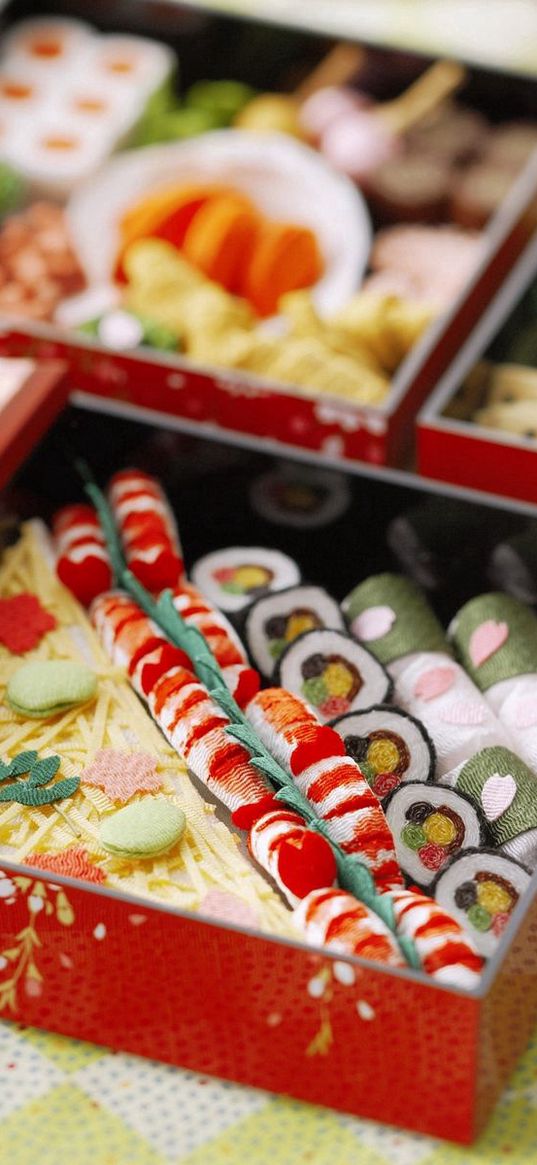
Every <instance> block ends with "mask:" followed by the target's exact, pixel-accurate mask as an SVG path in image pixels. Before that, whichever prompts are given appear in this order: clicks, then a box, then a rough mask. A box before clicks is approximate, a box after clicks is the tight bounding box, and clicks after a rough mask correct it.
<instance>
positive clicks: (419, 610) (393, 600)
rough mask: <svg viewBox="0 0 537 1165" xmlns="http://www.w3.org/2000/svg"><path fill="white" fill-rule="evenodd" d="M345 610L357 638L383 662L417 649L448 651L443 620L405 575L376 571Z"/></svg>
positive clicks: (345, 602)
mask: <svg viewBox="0 0 537 1165" xmlns="http://www.w3.org/2000/svg"><path fill="white" fill-rule="evenodd" d="M342 610H343V613H344V615H345V617H346V619H347V621H348V623H349V627H350V630H351V632H352V634H353V635H354V636H355V638H356V639H359V640H360V642H361V643H365V644H367V647H368V649H369V651H372V652H373V655H376V657H377V659H378V660H380V662H381V663H383V664H384V665H388V664H390V663H392V662H393V661H394V660H396V659H401V657H402V656H405V655H411V654H413V653H414V652H420V651H441V652H446V651H447V652H449V647H448V645H447V642H446V637H445V634H444V629H443V627H442V625H441V623H439V621H438V619H437V618H436V615H435V614H434V612H433V611H432V610H431V608H430V606H429V604H428V602H427V600H426V598H425V597H424V596H423V595H422V593H421V591H420V590H419V589H418V587H417V586H415V584H414V583H413V582H411V581H410V579H407V578H404V576H403V575H398V574H377V575H373V576H372V577H371V578H368V579H366V580H365V582H363V583H359V584H358V586H357V587H354V590H352V591H351V592H350V594H348V595H347V597H346V598H345V599H344V600H343V603H342Z"/></svg>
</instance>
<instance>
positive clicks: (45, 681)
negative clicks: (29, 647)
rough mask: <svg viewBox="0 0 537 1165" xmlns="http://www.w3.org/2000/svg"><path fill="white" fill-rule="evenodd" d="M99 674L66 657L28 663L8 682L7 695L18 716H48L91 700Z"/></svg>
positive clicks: (46, 717)
mask: <svg viewBox="0 0 537 1165" xmlns="http://www.w3.org/2000/svg"><path fill="white" fill-rule="evenodd" d="M96 691H97V677H96V675H95V673H94V672H93V671H91V670H90V668H88V667H86V666H85V664H83V663H75V662H73V661H71V660H66V659H55V660H35V661H32V662H31V663H25V664H23V665H22V667H20V668H19V669H18V671H16V672H15V673H14V674H13V675H12V676H11V679H10V680H9V682H8V685H7V689H6V699H7V702H8V704H9V705H10V706H11V708H13V711H14V712H17V714H18V715H19V716H28V717H31V718H32V719H33V718H36V719H45V720H46V719H48V717H49V716H58V715H60V714H61V713H62V712H66V711H67V710H68V709H69V708H75V707H76V706H77V705H78V704H86V703H87V702H88V701H89V700H92V699H93V698H94V696H95V693H96Z"/></svg>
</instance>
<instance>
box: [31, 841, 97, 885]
mask: <svg viewBox="0 0 537 1165" xmlns="http://www.w3.org/2000/svg"><path fill="white" fill-rule="evenodd" d="M25 861H26V865H27V866H35V868H36V869H38V870H46V871H47V872H48V873H51V874H63V875H65V877H67V878H81V879H82V881H83V882H95V883H96V884H97V885H99V886H102V885H103V884H104V883H105V881H106V876H105V873H104V870H102V869H101V867H100V866H96V865H95V864H94V862H92V861H91V858H90V856H89V854H88V852H87V850H86V849H84V847H83V846H73V848H72V849H65V850H63V851H62V853H59V854H39V853H35V854H29V856H28V857H27V858H26V859H25Z"/></svg>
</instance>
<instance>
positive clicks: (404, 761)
mask: <svg viewBox="0 0 537 1165" xmlns="http://www.w3.org/2000/svg"><path fill="white" fill-rule="evenodd" d="M331 726H332V728H334V729H335V730H336V732H337V733H338V734H339V736H341V738H342V740H343V742H344V745H345V750H346V752H347V755H348V756H352V757H353V758H354V760H355V761H356V762H357V764H359V766H360V769H361V770H362V772H363V774H364V776H365V777H367V780H368V781H369V784H370V785H371V788H372V789H373V792H374V793H376V795H377V797H378V798H379V800H381V801H382V800H383V799H384V798H385V797H387V796H388V795H389V794H390V793H393V791H394V790H395V789H398V788H399V786H400V785H401V784H402V783H403V782H406V781H429V780H430V779H431V778H432V777H433V776H434V768H435V761H436V753H435V748H434V744H433V742H432V740H431V738H430V736H429V735H428V733H427V732H426V731H425V728H424V727H423V724H421V722H420V721H419V720H415V719H414V717H413V716H409V714H408V712H403V711H402V709H401V708H390V707H387V706H386V705H385V704H375V705H374V706H373V707H372V708H367V709H366V711H365V712H351V713H350V715H348V716H338V717H337V718H336V719H335V720H332V722H331Z"/></svg>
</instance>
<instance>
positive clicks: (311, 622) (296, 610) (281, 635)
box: [243, 586, 344, 715]
mask: <svg viewBox="0 0 537 1165" xmlns="http://www.w3.org/2000/svg"><path fill="white" fill-rule="evenodd" d="M322 627H336V628H339V629H340V630H341V631H343V630H344V623H343V619H342V617H341V612H340V610H339V607H338V605H337V603H336V602H335V600H334V599H332V598H331V597H330V595H328V594H327V593H326V591H324V590H323V589H322V587H313V586H292V587H288V588H287V589H286V590H281V591H280V592H279V593H278V594H276V595H267V596H266V597H263V598H261V599H258V600H257V602H256V603H254V604H253V605H252V606H251V607H250V609H249V611H248V612H247V614H246V619H245V622H244V632H243V635H244V639H245V642H246V646H247V648H248V651H249V652H250V656H251V658H252V660H253V662H254V663H255V666H256V667H257V668H259V671H260V672H261V674H262V675H264V676H266V677H267V678H269V677H270V676H272V674H273V672H274V667H275V664H276V663H277V661H278V660H279V658H280V656H281V655H282V653H283V652H284V651H285V649H286V648H287V647H288V646H289V644H290V643H292V642H293V640H295V639H296V638H297V636H299V635H303V634H304V632H306V631H314V630H320V629H321V628H322ZM282 687H289V685H288V684H286V683H283V682H282ZM299 694H300V695H302V693H299ZM334 715H335V713H334Z"/></svg>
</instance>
